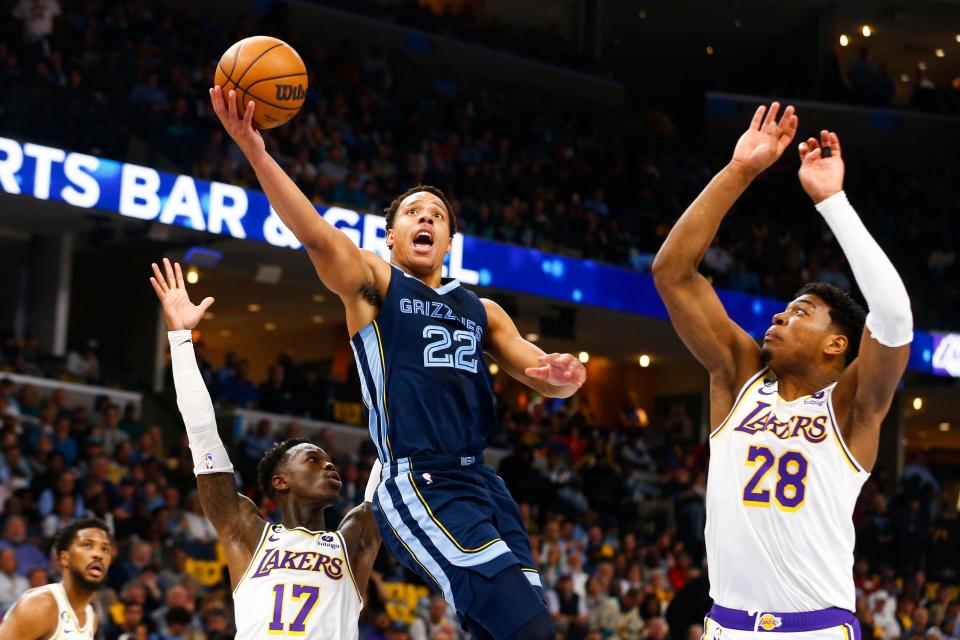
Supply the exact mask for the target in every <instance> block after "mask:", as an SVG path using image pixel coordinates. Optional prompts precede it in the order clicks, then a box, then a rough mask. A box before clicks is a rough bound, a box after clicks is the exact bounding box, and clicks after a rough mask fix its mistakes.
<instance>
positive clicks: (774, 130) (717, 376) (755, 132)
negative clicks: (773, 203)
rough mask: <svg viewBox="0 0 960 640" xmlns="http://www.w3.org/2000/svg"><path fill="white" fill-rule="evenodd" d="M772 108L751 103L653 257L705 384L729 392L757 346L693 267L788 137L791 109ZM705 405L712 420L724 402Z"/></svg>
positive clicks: (744, 374)
mask: <svg viewBox="0 0 960 640" xmlns="http://www.w3.org/2000/svg"><path fill="white" fill-rule="evenodd" d="M779 110H780V104H779V103H777V102H774V103H773V104H771V105H770V109H769V111H768V110H767V109H766V107H763V106H761V107H759V108H758V109H757V111H756V113H755V114H754V116H753V120H752V121H751V122H750V127H749V128H748V129H747V130H746V131H745V132H744V134H743V135H742V136H740V140H739V141H737V146H736V148H735V149H734V152H733V158H732V159H731V160H730V163H729V164H728V165H727V166H726V167H724V168H723V169H722V170H721V171H720V172H719V173H718V174H717V175H716V176H714V178H713V180H711V181H710V184H708V185H707V186H706V188H705V189H704V190H703V191H702V192H701V193H700V195H699V196H697V198H696V200H694V201H693V203H692V204H691V205H690V206H689V207H688V208H687V210H686V211H685V212H684V214H683V215H682V216H681V217H680V219H679V220H678V221H677V223H676V224H675V225H674V227H673V229H672V230H671V231H670V234H669V235H668V236H667V239H666V240H665V241H664V243H663V246H662V247H660V251H659V252H658V253H657V257H656V259H655V260H654V261H653V277H654V282H655V284H656V287H657V291H658V292H659V293H660V296H661V297H662V298H663V301H664V304H665V305H666V307H667V311H669V313H670V320H671V321H672V322H673V326H674V327H675V328H676V330H677V333H679V334H680V338H681V339H682V340H683V342H684V344H686V345H687V348H688V349H690V351H691V352H692V353H693V355H694V356H695V357H696V358H697V360H699V361H700V362H701V363H702V364H703V365H704V367H706V368H707V370H708V371H709V372H710V376H711V382H712V385H713V386H715V387H717V386H718V387H726V388H728V389H729V390H730V391H733V392H735V390H736V389H739V387H740V386H741V385H742V384H743V382H744V381H745V380H746V379H747V378H748V377H750V375H752V374H753V373H756V371H757V370H758V369H759V367H760V349H759V347H758V346H757V344H756V342H754V341H753V339H752V338H750V336H749V335H747V333H746V332H745V331H743V330H742V329H741V328H740V327H738V326H737V325H736V324H735V323H734V322H733V321H731V320H730V318H729V316H728V315H727V313H726V311H725V310H724V308H723V305H722V304H721V303H720V299H719V298H718V297H717V294H716V292H715V291H714V290H713V287H712V286H711V285H710V283H709V282H708V281H707V279H706V278H704V277H703V276H702V275H701V274H700V273H699V271H698V270H697V268H698V266H699V265H700V261H701V260H702V259H703V256H704V254H705V253H706V252H707V249H708V248H709V247H710V244H711V243H712V242H713V239H714V237H715V236H716V235H717V229H718V228H719V227H720V222H721V221H722V220H723V218H724V216H726V214H727V212H728V211H729V210H730V207H732V206H733V203H734V202H736V200H737V198H739V197H740V195H741V194H742V193H743V192H744V191H745V190H746V188H747V187H748V186H749V185H750V183H751V182H752V181H753V179H754V178H755V177H756V176H757V175H758V174H760V173H761V172H762V171H763V170H764V169H766V168H767V167H769V166H770V165H772V164H773V163H774V162H776V160H777V159H778V158H779V157H780V156H781V154H782V153H783V151H784V149H786V148H787V146H788V145H789V144H790V141H791V140H792V139H793V136H794V134H795V133H796V130H797V116H796V115H795V114H794V109H793V107H792V106H790V107H787V108H786V110H785V111H784V113H783V117H781V118H780V120H779V121H777V113H778V112H779ZM764 115H766V117H764ZM732 400H733V398H731V399H730V402H732ZM718 401H721V402H718ZM724 404H726V406H725V407H724V406H723V405H724ZM711 406H712V407H713V410H712V412H713V413H714V416H716V415H717V414H719V415H720V418H722V417H723V415H724V414H725V413H726V411H727V410H729V408H730V406H729V403H723V402H722V399H721V398H716V397H715V398H714V402H712V403H711ZM716 422H717V420H714V424H716Z"/></svg>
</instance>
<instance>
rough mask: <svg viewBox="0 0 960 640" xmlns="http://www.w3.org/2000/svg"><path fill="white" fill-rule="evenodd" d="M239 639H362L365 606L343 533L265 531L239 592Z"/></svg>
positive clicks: (236, 601) (296, 529) (236, 605)
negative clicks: (359, 628)
mask: <svg viewBox="0 0 960 640" xmlns="http://www.w3.org/2000/svg"><path fill="white" fill-rule="evenodd" d="M233 601H234V608H235V612H236V614H235V617H236V624H237V635H236V638H237V640H253V639H254V638H256V639H258V640H259V639H262V638H266V637H269V636H288V637H298V638H303V639H304V640H356V638H357V619H358V618H359V616H360V609H362V608H363V601H362V598H361V596H360V592H359V591H358V590H357V586H356V583H355V581H354V579H353V572H352V571H351V569H350V559H349V558H348V557H347V549H346V546H345V544H344V541H343V537H342V536H341V535H340V533H339V532H337V531H310V530H308V529H304V528H301V527H294V528H291V529H287V528H286V527H284V526H283V525H279V524H276V525H271V524H267V525H265V526H264V529H263V534H262V535H261V536H260V543H259V545H258V546H257V549H256V551H255V552H254V554H253V559H252V560H251V561H250V565H249V566H248V567H247V570H246V571H245V572H244V574H243V576H242V577H241V578H240V581H239V583H237V587H236V589H234V592H233Z"/></svg>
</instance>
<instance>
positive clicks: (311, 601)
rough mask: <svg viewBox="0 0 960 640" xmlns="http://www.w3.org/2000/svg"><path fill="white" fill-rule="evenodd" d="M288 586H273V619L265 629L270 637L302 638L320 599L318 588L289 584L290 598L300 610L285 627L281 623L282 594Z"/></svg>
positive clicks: (282, 617) (315, 586)
mask: <svg viewBox="0 0 960 640" xmlns="http://www.w3.org/2000/svg"><path fill="white" fill-rule="evenodd" d="M287 586H288V585H286V584H283V583H280V584H275V585H273V596H274V600H273V619H272V620H271V621H270V624H269V626H268V627H267V633H268V634H270V635H274V636H276V635H291V636H302V635H304V633H306V630H307V620H308V619H309V618H310V614H311V613H313V609H314V607H316V606H317V601H318V600H319V599H320V587H318V586H317V585H309V584H291V585H289V586H290V598H291V599H292V600H294V601H298V602H300V603H301V604H300V610H299V611H298V612H297V614H296V617H295V618H294V619H293V621H292V622H290V623H289V624H287V625H285V624H284V623H283V619H284V616H283V599H284V592H285V591H286V588H287Z"/></svg>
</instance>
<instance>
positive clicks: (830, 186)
mask: <svg viewBox="0 0 960 640" xmlns="http://www.w3.org/2000/svg"><path fill="white" fill-rule="evenodd" d="M843 172H844V166H843V157H842V156H841V155H840V138H838V137H837V134H836V132H834V131H827V130H823V131H821V132H820V142H819V143H818V142H817V139H816V138H807V140H806V141H805V142H801V143H800V172H799V175H800V184H801V185H803V190H804V191H806V192H807V195H808V196H810V198H811V199H812V200H813V203H814V204H819V203H821V202H823V201H824V200H826V199H827V198H829V197H830V196H832V195H833V194H835V193H839V192H840V191H843Z"/></svg>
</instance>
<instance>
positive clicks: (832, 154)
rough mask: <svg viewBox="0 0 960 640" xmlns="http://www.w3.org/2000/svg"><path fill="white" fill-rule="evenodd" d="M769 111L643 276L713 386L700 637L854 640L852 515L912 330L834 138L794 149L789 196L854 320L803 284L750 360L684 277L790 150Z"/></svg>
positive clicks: (821, 291) (693, 278)
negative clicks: (824, 231)
mask: <svg viewBox="0 0 960 640" xmlns="http://www.w3.org/2000/svg"><path fill="white" fill-rule="evenodd" d="M779 108H780V105H779V104H778V103H776V102H774V103H773V104H772V105H771V106H770V109H769V111H767V113H766V116H764V112H765V111H766V109H765V108H764V107H762V106H761V107H760V108H759V109H757V112H756V114H755V115H754V117H753V121H752V122H751V123H750V128H749V129H748V130H747V131H746V132H745V133H744V134H743V135H742V136H741V137H740V140H739V142H738V143H737V146H736V149H735V150H734V152H733V159H732V160H731V161H730V163H729V164H728V165H727V166H726V167H725V168H724V169H723V170H722V171H720V173H719V174H717V175H716V177H714V179H713V180H712V181H711V182H710V184H708V185H707V187H706V188H705V189H704V190H703V192H702V193H701V194H700V195H699V196H698V197H697V199H696V200H694V202H693V204H691V205H690V207H689V208H688V209H687V211H686V212H685V213H684V214H683V216H682V217H681V218H680V220H679V221H678V222H677V224H676V226H674V228H673V230H672V231H671V232H670V235H669V236H667V239H666V241H665V242H664V244H663V247H662V248H661V249H660V252H659V253H658V254H657V257H656V260H655V261H654V265H653V273H654V278H655V280H656V286H657V290H658V291H659V292H660V295H661V296H662V297H663V300H664V302H665V303H666V306H667V309H668V310H669V312H670V318H671V320H672V321H673V325H674V327H675V328H676V330H677V332H678V333H679V334H680V337H681V338H682V339H683V341H684V343H685V344H686V345H687V347H688V348H689V349H690V351H691V352H692V353H693V354H694V356H695V357H696V358H697V359H698V360H699V361H700V362H701V363H702V364H703V365H704V366H705V367H706V368H707V370H708V371H709V373H710V418H711V424H712V425H713V426H714V430H713V432H712V433H711V434H710V452H711V455H710V475H709V480H708V485H707V527H706V540H707V562H708V564H709V565H710V582H711V589H710V596H711V597H712V598H713V600H714V602H715V603H716V604H715V605H714V607H713V609H711V611H710V613H709V616H708V617H707V620H706V621H705V634H704V635H705V638H707V639H708V640H716V639H718V638H720V636H721V634H722V635H723V637H724V638H727V637H731V638H734V639H735V640H736V639H739V638H745V637H747V636H754V635H755V634H758V633H767V632H778V633H787V634H793V633H796V634H802V637H803V638H804V639H805V640H820V639H823V640H826V639H828V638H829V639H832V640H841V639H842V640H853V639H854V638H856V639H857V640H859V637H860V631H859V626H858V624H857V620H856V618H855V617H854V615H853V611H854V587H853V547H854V529H853V523H852V516H853V508H854V503H855V502H856V500H857V495H858V494H859V492H860V487H861V486H862V485H863V483H864V481H865V480H866V478H867V476H868V475H869V472H870V469H871V468H872V467H873V465H874V462H875V461H876V458H877V447H878V444H879V439H880V423H881V420H882V419H883V417H884V415H885V414H886V413H887V410H888V409H889V408H890V403H891V400H892V398H893V394H894V390H895V389H896V386H897V382H898V381H899V380H900V377H901V375H902V374H903V371H904V369H905V367H906V363H907V356H908V352H909V344H910V342H911V340H912V337H913V321H912V317H911V312H910V300H909V298H908V297H907V292H906V289H905V288H904V286H903V282H902V281H901V280H900V276H899V275H898V274H897V271H896V269H895V268H894V267H893V265H892V264H891V263H890V261H889V259H887V256H886V255H885V254H884V253H883V251H882V250H881V249H880V247H879V246H878V245H877V243H876V242H875V241H874V239H873V238H872V237H871V236H870V234H869V233H868V232H867V229H866V228H865V227H864V225H863V223H862V222H861V221H860V218H859V217H858V216H857V213H856V211H854V210H853V207H851V206H850V204H849V203H848V202H847V197H846V195H845V194H844V192H843V173H844V165H843V158H842V156H841V153H840V141H839V140H838V138H837V135H836V134H835V133H833V132H828V131H822V132H821V133H820V139H819V141H818V140H816V139H814V138H810V139H808V140H807V141H805V142H803V143H801V144H800V160H801V166H800V183H801V185H802V186H803V189H804V190H805V191H806V192H807V194H808V195H809V196H810V198H811V199H812V200H813V202H814V204H815V205H816V209H817V211H818V212H819V213H820V215H822V216H823V217H824V219H825V220H826V222H827V224H828V225H829V226H830V229H831V230H832V231H833V235H834V236H835V237H836V239H837V241H838V242H839V243H840V247H841V248H842V249H843V251H844V253H845V254H846V257H847V260H848V261H849V263H850V267H851V269H852V271H853V274H854V276H855V277H856V280H857V285H858V286H859V287H860V291H862V292H863V297H864V298H865V299H866V301H867V306H868V307H869V314H866V318H864V315H865V314H864V311H863V309H862V308H861V307H860V306H859V305H858V304H857V303H856V302H854V301H853V299H852V298H850V296H849V295H848V294H847V293H845V292H843V291H841V290H839V289H838V288H836V287H835V286H833V285H829V284H822V283H811V284H807V285H806V286H804V287H803V288H801V289H800V291H799V292H798V293H797V295H796V297H795V298H794V300H793V301H791V302H790V303H789V304H788V305H787V307H786V309H784V310H783V311H781V312H780V313H778V314H776V315H775V316H773V318H772V321H771V322H772V324H771V326H770V328H769V329H768V330H767V332H766V334H765V335H764V338H763V344H762V346H760V347H758V346H757V343H756V342H754V340H753V339H752V338H751V337H750V336H749V335H747V333H746V332H745V331H744V330H743V329H741V328H740V327H738V326H737V325H736V324H734V323H733V322H732V321H731V320H730V318H729V317H728V316H727V314H726V313H725V312H724V309H723V307H722V306H721V303H720V300H719V298H718V297H717V294H716V293H715V292H714V290H713V289H712V288H711V286H710V284H709V283H708V282H707V280H706V279H705V278H704V277H703V276H701V275H700V274H699V273H698V272H697V265H698V264H699V262H700V260H701V258H702V257H703V254H704V253H705V252H706V250H707V248H708V247H709V246H710V244H711V242H712V241H713V238H714V236H715V235H716V233H717V228H718V227H719V225H720V222H721V220H723V218H724V216H725V215H726V213H727V211H728V210H729V209H730V207H731V206H732V205H733V203H734V202H735V201H736V200H737V198H738V197H739V196H740V194H741V193H743V191H744V190H745V189H746V188H747V186H748V185H749V184H750V183H751V182H752V181H753V179H754V178H755V177H756V176H757V175H758V174H759V173H760V172H761V171H763V170H764V169H766V168H767V167H769V166H770V165H772V164H773V163H774V162H775V161H776V160H777V158H779V157H780V155H781V154H782V153H783V151H784V149H786V148H787V146H788V145H789V144H790V141H791V140H792V139H793V136H794V133H795V132H796V130H797V116H796V115H795V114H794V109H793V107H787V109H786V110H785V112H784V114H783V117H782V118H781V119H780V120H779V122H778V121H777V112H778V111H779ZM771 213H773V212H771ZM861 334H862V335H861Z"/></svg>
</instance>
